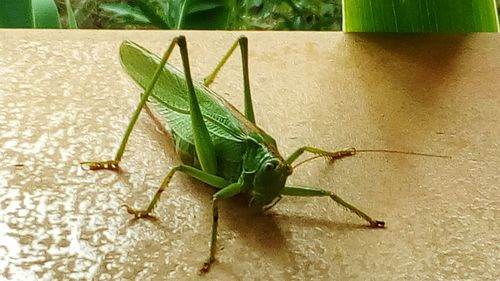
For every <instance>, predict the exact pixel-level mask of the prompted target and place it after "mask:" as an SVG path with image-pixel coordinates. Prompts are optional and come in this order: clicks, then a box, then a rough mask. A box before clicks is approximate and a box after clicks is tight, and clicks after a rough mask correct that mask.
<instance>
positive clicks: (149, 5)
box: [134, 0, 179, 29]
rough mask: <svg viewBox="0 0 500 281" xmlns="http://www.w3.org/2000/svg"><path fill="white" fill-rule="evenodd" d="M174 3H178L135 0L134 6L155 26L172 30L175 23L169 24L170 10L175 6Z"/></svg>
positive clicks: (157, 0) (174, 0) (159, 0)
mask: <svg viewBox="0 0 500 281" xmlns="http://www.w3.org/2000/svg"><path fill="white" fill-rule="evenodd" d="M174 2H176V0H173V1H166V0H163V1H162V0H135V1H134V4H135V5H137V7H138V8H139V9H140V10H141V11H142V13H143V14H144V15H145V16H146V17H147V19H148V20H149V21H150V22H151V23H152V24H153V25H154V26H157V27H159V28H164V29H170V28H172V26H173V23H171V22H169V9H170V7H172V6H175V5H174V4H173V3H174ZM170 4H172V5H170ZM176 6H179V5H176Z"/></svg>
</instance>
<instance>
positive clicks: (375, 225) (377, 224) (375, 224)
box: [370, 221, 385, 228]
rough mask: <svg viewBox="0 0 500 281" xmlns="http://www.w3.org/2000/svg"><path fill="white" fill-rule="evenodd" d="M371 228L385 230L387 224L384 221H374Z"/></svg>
mask: <svg viewBox="0 0 500 281" xmlns="http://www.w3.org/2000/svg"><path fill="white" fill-rule="evenodd" d="M370 227H373V228H385V222H384V221H374V222H373V223H372V224H370Z"/></svg>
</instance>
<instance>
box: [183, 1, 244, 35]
mask: <svg viewBox="0 0 500 281" xmlns="http://www.w3.org/2000/svg"><path fill="white" fill-rule="evenodd" d="M235 11H236V1H235V0H211V1H207V0H191V1H189V0H185V1H184V2H183V3H182V5H181V9H180V13H179V15H178V19H177V20H178V21H177V24H176V28H177V29H230V28H231V27H232V26H231V24H232V23H233V22H234V21H235V18H234V17H235V13H234V12H235Z"/></svg>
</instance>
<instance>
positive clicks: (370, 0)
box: [343, 0, 498, 32]
mask: <svg viewBox="0 0 500 281" xmlns="http://www.w3.org/2000/svg"><path fill="white" fill-rule="evenodd" d="M343 14H344V31H346V32H372V31H373V32H478V31H487V32H497V31H498V15H497V11H496V4H495V0H419V1H417V0H414V1H410V0H344V1H343Z"/></svg>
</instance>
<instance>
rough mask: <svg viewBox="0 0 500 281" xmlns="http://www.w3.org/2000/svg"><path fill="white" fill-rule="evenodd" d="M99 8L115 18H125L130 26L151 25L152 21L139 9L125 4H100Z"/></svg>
mask: <svg viewBox="0 0 500 281" xmlns="http://www.w3.org/2000/svg"><path fill="white" fill-rule="evenodd" d="M99 8H100V9H101V10H103V11H105V12H108V13H110V14H112V15H113V16H114V17H118V18H124V19H125V20H126V21H127V23H130V24H150V23H151V21H150V20H149V19H148V18H147V17H146V16H145V15H144V14H143V13H142V11H141V10H140V9H138V8H135V7H132V6H130V5H128V4H125V3H106V4H100V5H99Z"/></svg>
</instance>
